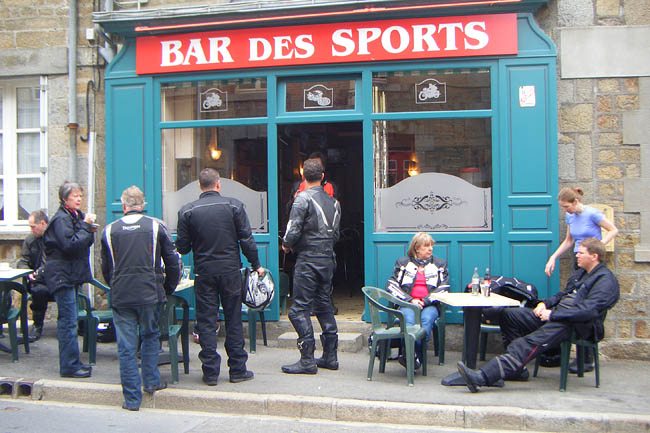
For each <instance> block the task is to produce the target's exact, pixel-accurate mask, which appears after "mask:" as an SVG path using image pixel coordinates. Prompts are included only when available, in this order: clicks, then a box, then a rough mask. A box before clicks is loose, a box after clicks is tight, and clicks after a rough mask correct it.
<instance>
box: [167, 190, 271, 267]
mask: <svg viewBox="0 0 650 433" xmlns="http://www.w3.org/2000/svg"><path fill="white" fill-rule="evenodd" d="M177 235H178V237H177V238H176V248H177V249H178V252H180V253H181V254H187V253H189V252H190V251H193V252H194V273H195V274H197V275H224V274H228V273H232V272H239V269H240V268H241V267H242V264H241V259H240V258H239V247H240V246H241V250H242V252H243V253H244V256H246V258H247V259H248V261H249V262H250V264H251V266H252V267H253V269H257V268H259V267H260V260H259V257H258V254H257V244H256V243H255V239H254V238H253V233H252V232H251V225H250V222H249V220H248V215H246V210H245V209H244V204H243V203H242V202H241V201H239V200H237V199H236V198H230V197H223V196H222V195H221V194H219V193H218V192H216V191H206V192H204V193H202V194H201V195H200V196H199V199H198V200H196V201H193V202H191V203H188V204H186V205H185V206H183V207H182V208H181V210H179V211H178V228H177Z"/></svg>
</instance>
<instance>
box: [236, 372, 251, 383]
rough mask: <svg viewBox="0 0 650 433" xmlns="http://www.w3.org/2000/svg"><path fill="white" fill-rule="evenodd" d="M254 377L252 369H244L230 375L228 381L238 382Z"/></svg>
mask: <svg viewBox="0 0 650 433" xmlns="http://www.w3.org/2000/svg"><path fill="white" fill-rule="evenodd" d="M254 377H255V374H253V372H252V371H250V370H246V371H245V372H243V373H241V374H236V375H232V374H231V375H230V382H231V383H239V382H246V381H247V380H252V379H253V378H254Z"/></svg>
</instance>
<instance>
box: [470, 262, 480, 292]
mask: <svg viewBox="0 0 650 433" xmlns="http://www.w3.org/2000/svg"><path fill="white" fill-rule="evenodd" d="M479 283H480V281H479V276H478V267H475V268H474V273H473V274H472V295H474V296H477V295H478V294H479Z"/></svg>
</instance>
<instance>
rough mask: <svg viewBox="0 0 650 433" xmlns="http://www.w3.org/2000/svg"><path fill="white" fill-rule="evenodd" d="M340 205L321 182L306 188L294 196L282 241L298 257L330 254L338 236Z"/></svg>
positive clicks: (315, 256) (321, 256) (325, 256)
mask: <svg viewBox="0 0 650 433" xmlns="http://www.w3.org/2000/svg"><path fill="white" fill-rule="evenodd" d="M340 222H341V206H340V205H339V202H338V201H336V200H335V199H333V198H332V197H330V196H329V194H327V193H326V192H325V190H324V189H323V187H322V186H317V187H313V188H309V189H307V190H305V191H303V192H301V193H300V194H298V196H297V197H296V199H295V200H294V202H293V205H292V206H291V214H290V215H289V222H288V223H287V230H286V232H285V234H284V238H282V244H283V245H285V246H287V247H289V248H291V250H293V252H295V253H296V254H297V255H298V257H310V258H328V259H332V258H333V257H334V244H335V243H336V242H337V241H338V239H339V223H340Z"/></svg>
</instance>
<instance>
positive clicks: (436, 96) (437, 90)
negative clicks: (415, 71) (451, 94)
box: [415, 78, 447, 104]
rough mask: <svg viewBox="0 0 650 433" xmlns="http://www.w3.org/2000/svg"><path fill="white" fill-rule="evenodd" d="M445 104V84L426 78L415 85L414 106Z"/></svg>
mask: <svg viewBox="0 0 650 433" xmlns="http://www.w3.org/2000/svg"><path fill="white" fill-rule="evenodd" d="M445 102H447V83H441V82H440V81H438V80H435V79H433V78H428V79H426V80H424V81H422V82H421V83H417V84H415V103H416V104H444V103H445Z"/></svg>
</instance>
